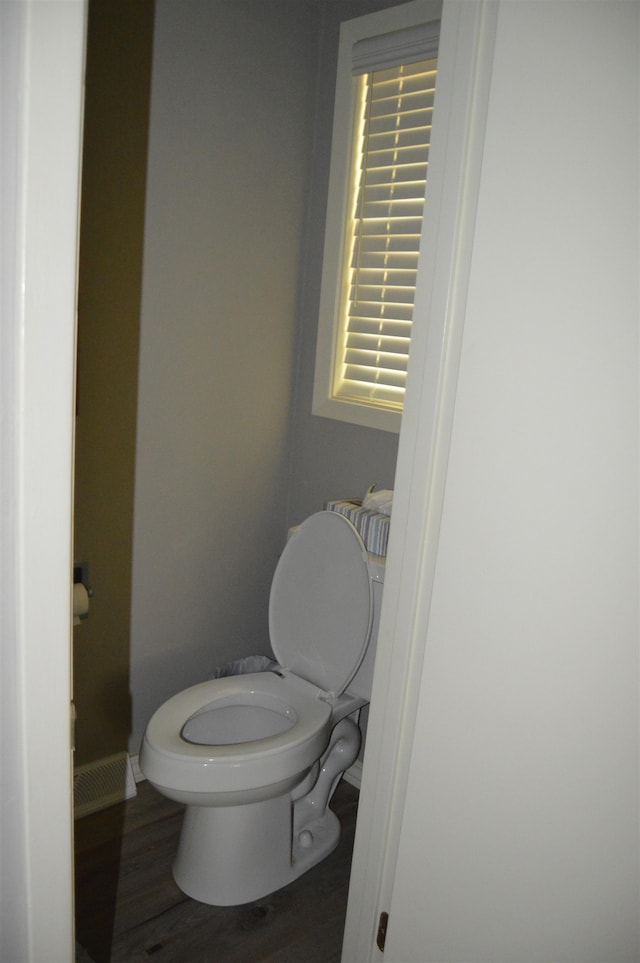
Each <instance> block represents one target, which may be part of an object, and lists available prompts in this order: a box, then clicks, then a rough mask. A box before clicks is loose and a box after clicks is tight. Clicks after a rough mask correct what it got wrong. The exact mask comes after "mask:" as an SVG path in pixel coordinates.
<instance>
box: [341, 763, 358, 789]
mask: <svg viewBox="0 0 640 963" xmlns="http://www.w3.org/2000/svg"><path fill="white" fill-rule="evenodd" d="M344 778H345V781H346V782H348V783H350V785H352V786H355V788H356V789H360V786H361V785H362V760H361V759H356V761H355V762H354V764H353V765H352V766H351V768H350V769H347V771H346V772H345V774H344Z"/></svg>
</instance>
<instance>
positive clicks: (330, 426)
mask: <svg viewBox="0 0 640 963" xmlns="http://www.w3.org/2000/svg"><path fill="white" fill-rule="evenodd" d="M396 5H397V3H392V2H389V0H386V2H385V0H382V2H376V3H373V2H369V3H367V2H351V3H349V2H344V3H327V4H326V5H325V16H324V29H323V34H322V38H321V48H320V65H321V66H320V71H319V75H318V88H317V111H316V120H315V131H314V135H315V140H314V152H313V158H312V167H311V195H310V198H309V208H308V212H307V230H306V234H305V250H304V270H303V274H302V278H301V290H300V309H299V331H298V337H299V348H298V370H297V381H296V391H295V396H294V404H293V409H292V410H293V420H292V437H291V476H290V482H289V505H288V521H289V524H294V523H296V522H299V521H301V520H302V519H303V518H305V517H306V516H307V515H309V514H311V513H312V512H314V511H318V509H320V508H322V504H323V502H324V501H325V500H326V499H327V498H331V497H337V498H345V497H352V496H358V497H361V496H362V495H363V494H364V492H365V491H366V489H367V488H368V487H369V485H371V484H373V483H376V484H377V486H378V487H379V488H392V487H393V479H394V473H395V464H396V455H397V445H398V436H397V435H395V434H393V433H390V432H386V431H376V430H374V429H370V428H360V427H358V426H356V425H348V424H346V423H344V422H340V421H334V420H333V419H328V418H319V417H317V416H314V415H312V414H311V396H312V392H313V375H314V364H315V347H316V334H317V324H318V311H319V301H320V282H321V277H322V254H323V247H324V221H325V216H326V203H327V191H328V185H329V162H330V154H331V130H332V124H333V100H334V90H335V72H336V64H337V54H338V40H339V31H340V23H341V22H342V21H343V20H348V19H351V18H352V17H356V16H360V15H362V14H364V13H370V12H373V11H374V10H379V9H383V8H386V7H392V6H396Z"/></svg>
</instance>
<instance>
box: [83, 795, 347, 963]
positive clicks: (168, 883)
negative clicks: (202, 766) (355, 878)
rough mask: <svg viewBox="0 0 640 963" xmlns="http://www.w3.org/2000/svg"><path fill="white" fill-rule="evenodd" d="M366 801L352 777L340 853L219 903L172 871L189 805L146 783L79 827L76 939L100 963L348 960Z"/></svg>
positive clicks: (337, 807) (336, 805) (341, 803)
mask: <svg viewBox="0 0 640 963" xmlns="http://www.w3.org/2000/svg"><path fill="white" fill-rule="evenodd" d="M357 805H358V791H357V790H356V789H354V788H353V787H352V786H350V785H349V784H348V783H346V782H345V781H344V780H343V781H342V782H341V783H340V785H339V786H338V789H337V790H336V793H335V795H334V797H333V801H332V809H333V810H334V811H335V812H336V814H337V815H338V817H339V819H340V821H341V823H342V837H341V840H340V844H339V846H338V849H337V850H336V851H335V852H334V853H332V854H331V855H330V856H329V857H327V859H325V860H324V861H323V862H322V863H320V864H319V865H318V866H315V867H314V868H313V869H311V870H309V872H308V873H306V874H305V875H304V876H302V877H300V879H298V880H296V881H295V882H294V883H291V884H290V885H289V886H286V887H285V888H284V889H281V890H279V891H278V892H276V893H272V894H271V895H270V896H267V897H265V898H264V899H261V900H256V901H255V902H254V903H248V904H246V905H245V906H238V907H214V906H207V905H205V904H204V903H198V902H196V901H195V900H192V899H190V898H189V897H187V896H185V895H184V893H182V892H181V890H179V889H178V887H177V886H176V884H175V883H174V881H173V877H172V875H171V862H172V859H173V855H174V853H175V850H176V846H177V841H178V834H179V831H180V823H181V818H182V807H181V806H179V805H178V804H177V803H173V802H170V801H169V800H167V799H165V798H164V797H162V796H160V795H159V794H158V793H157V792H156V791H155V790H154V789H153V788H152V787H151V786H150V785H149V784H148V783H147V782H142V783H139V784H138V795H137V796H136V797H135V798H134V799H130V800H128V801H127V802H126V803H121V804H119V805H117V806H112V807H111V808H110V809H106V810H103V811H102V812H98V813H94V814H93V815H90V816H85V817H83V818H82V819H78V820H77V821H76V826H75V830H76V832H75V835H76V933H77V941H78V943H79V944H80V945H81V946H82V947H83V948H84V950H86V952H87V953H88V955H89V956H90V958H91V959H92V960H93V961H95V963H138V961H148V960H153V961H154V963H258V961H264V963H339V960H340V953H341V948H342V935H343V930H344V920H345V913H346V905H347V889H348V885H349V871H350V866H351V852H352V848H353V837H354V831H355V821H356V811H357ZM80 958H84V957H82V955H81V954H80V955H79V959H80Z"/></svg>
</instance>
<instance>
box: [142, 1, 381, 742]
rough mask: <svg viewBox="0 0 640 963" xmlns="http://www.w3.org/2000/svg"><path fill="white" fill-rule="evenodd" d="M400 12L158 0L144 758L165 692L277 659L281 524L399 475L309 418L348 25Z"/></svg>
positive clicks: (365, 442) (147, 287) (151, 177)
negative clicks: (272, 629)
mask: <svg viewBox="0 0 640 963" xmlns="http://www.w3.org/2000/svg"><path fill="white" fill-rule="evenodd" d="M388 5H389V4H388V3H384V4H383V3H375V4H374V3H367V2H360V3H339V4H336V3H333V2H331V3H315V2H309V3H300V2H297V0H259V2H257V0H246V2H234V3H225V2H210V0H206V2H205V0H192V2H190V3H189V4H188V5H187V4H184V3H182V2H177V0H158V2H157V4H156V15H155V38H154V56H153V75H152V91H151V115H150V139H149V165H148V180H147V216H146V226H145V252H144V281H143V297H142V313H141V336H140V374H139V395H138V424H137V432H138V438H137V456H136V480H135V513H134V516H135V520H134V554H133V582H132V619H131V693H132V703H133V734H132V737H131V740H130V747H131V751H132V752H137V751H138V748H139V742H140V737H141V735H142V732H143V729H144V725H145V724H146V721H147V720H148V718H149V716H150V714H151V713H152V712H153V711H154V709H155V708H156V707H157V706H158V705H159V704H160V703H161V702H162V701H164V700H165V699H166V698H167V697H168V696H169V695H171V694H173V693H174V692H176V691H178V690H179V689H181V688H183V687H185V686H187V685H190V684H192V683H195V682H197V681H200V680H202V679H203V678H206V677H207V676H208V675H209V674H210V673H211V671H212V670H213V669H214V667H215V666H216V665H217V664H219V663H221V662H224V661H227V660H230V659H236V658H239V657H241V656H243V655H247V654H251V653H269V652H270V646H269V639H268V630H267V607H268V595H269V587H270V582H271V577H272V574H273V570H274V567H275V564H276V562H277V558H278V555H279V552H280V551H281V548H282V545H283V543H284V539H285V536H286V530H287V527H288V525H289V524H291V523H293V522H298V521H300V520H301V519H302V518H303V517H304V516H306V515H307V514H309V513H311V512H313V511H316V510H318V509H320V508H321V507H322V505H323V503H324V501H326V499H328V498H331V497H341V496H350V495H359V494H362V493H363V492H364V490H365V489H366V487H367V486H368V485H369V484H371V483H372V482H377V483H378V484H379V485H384V486H390V485H391V484H392V483H393V474H394V466H395V457H396V437H395V436H393V435H388V434H386V433H383V432H376V431H370V430H366V429H360V428H351V427H349V426H346V425H342V424H338V423H333V422H329V421H326V420H324V419H319V418H314V417H312V416H311V414H310V406H311V382H312V376H313V354H314V348H315V335H316V321H317V304H318V289H319V284H320V270H321V253H322V243H323V232H324V218H325V203H326V188H327V180H328V164H329V154H330V130H331V120H332V107H333V87H334V75H335V61H336V52H337V51H336V47H337V34H338V23H339V21H340V19H341V18H344V19H347V18H348V17H350V16H353V15H354V13H355V14H360V13H364V12H367V11H369V10H372V9H377V8H379V7H381V6H388Z"/></svg>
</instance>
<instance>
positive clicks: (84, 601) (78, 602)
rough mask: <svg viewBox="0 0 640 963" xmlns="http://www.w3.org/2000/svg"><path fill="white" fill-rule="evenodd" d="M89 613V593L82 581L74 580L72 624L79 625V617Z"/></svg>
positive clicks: (82, 617) (85, 616)
mask: <svg viewBox="0 0 640 963" xmlns="http://www.w3.org/2000/svg"><path fill="white" fill-rule="evenodd" d="M88 615H89V593H88V592H87V588H86V586H85V585H83V584H82V582H75V584H74V586H73V624H74V625H80V619H86V618H87V616H88Z"/></svg>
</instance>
